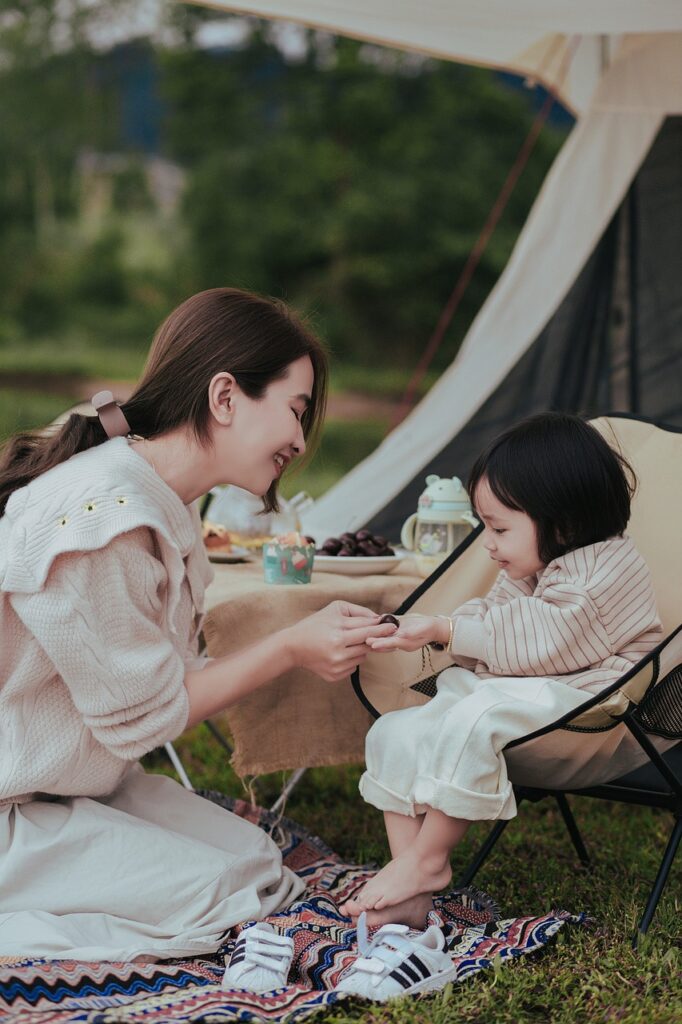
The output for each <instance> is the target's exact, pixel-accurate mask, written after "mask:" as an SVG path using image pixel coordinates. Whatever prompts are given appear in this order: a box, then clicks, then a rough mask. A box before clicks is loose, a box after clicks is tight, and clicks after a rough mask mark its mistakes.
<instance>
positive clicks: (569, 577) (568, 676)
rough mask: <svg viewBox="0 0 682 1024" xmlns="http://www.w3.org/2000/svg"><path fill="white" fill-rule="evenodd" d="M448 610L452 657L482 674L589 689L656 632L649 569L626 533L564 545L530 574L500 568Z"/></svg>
mask: <svg viewBox="0 0 682 1024" xmlns="http://www.w3.org/2000/svg"><path fill="white" fill-rule="evenodd" d="M452 617H453V619H454V635H453V643H452V650H453V657H454V658H455V660H456V661H457V663H458V664H460V665H462V667H464V668H472V669H473V670H474V671H475V672H476V674H477V675H480V676H481V677H482V678H491V677H493V676H547V677H550V678H555V679H560V680H561V681H562V682H564V683H569V684H571V685H572V686H576V687H578V688H579V689H582V690H589V691H590V692H592V693H598V692H599V691H600V690H603V689H604V687H605V686H608V685H609V683H612V682H614V681H615V680H616V679H618V677H619V676H621V675H622V674H623V673H624V672H627V671H628V670H629V669H630V668H632V666H633V665H635V664H636V663H637V662H638V661H639V660H640V658H643V657H644V655H645V654H647V653H648V652H649V651H650V650H652V649H653V648H654V647H655V646H656V644H657V643H659V642H660V641H661V640H662V639H663V627H662V626H661V621H660V619H659V617H658V613H657V611H656V600H655V597H654V592H653V588H652V586H651V576H650V573H649V570H648V568H647V565H646V563H645V561H644V559H643V558H642V556H641V555H640V554H639V552H638V551H637V549H636V547H635V546H634V544H633V542H632V541H631V540H630V538H629V537H626V536H625V537H611V538H610V539H609V540H605V541H600V542H599V543H597V544H589V545H588V546H587V547H583V548H578V549H577V550H575V551H570V552H569V553H568V554H566V555H562V556H561V557H560V558H556V559H554V561H552V562H550V563H549V565H548V566H547V567H546V568H545V569H543V571H542V572H541V573H539V574H538V575H537V576H528V577H526V578H525V579H522V580H512V579H509V577H508V576H507V574H506V572H504V570H503V571H502V572H501V573H500V575H499V576H498V577H497V579H496V581H495V583H494V585H493V587H492V590H491V591H490V593H489V594H488V595H487V597H484V598H475V599H474V600H472V601H467V603H466V604H464V605H461V606H460V607H459V608H457V609H456V610H455V611H454V612H452Z"/></svg>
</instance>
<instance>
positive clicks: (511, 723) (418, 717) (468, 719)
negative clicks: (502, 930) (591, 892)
mask: <svg viewBox="0 0 682 1024" xmlns="http://www.w3.org/2000/svg"><path fill="white" fill-rule="evenodd" d="M589 697H590V694H586V693H585V691H584V690H579V689H577V688H576V687H573V686H569V685H567V684H566V683H561V682H557V681H556V680H555V679H545V678H543V677H534V678H518V677H515V678H495V679H480V678H479V677H478V676H476V675H474V673H473V672H469V671H467V670H466V669H463V668H452V669H447V670H446V671H445V672H443V673H441V675H440V676H439V677H438V693H437V694H436V696H435V697H434V698H433V700H431V701H429V702H428V703H427V704H423V705H420V706H418V707H413V708H406V709H403V710H401V711H391V712H390V713H389V714H387V715H383V716H382V717H381V718H379V719H378V720H377V721H376V722H375V723H374V724H373V726H372V728H371V729H370V731H369V733H368V734H367V741H366V745H365V758H366V763H367V770H366V772H365V773H364V774H363V776H362V778H361V779H360V792H361V793H362V795H363V797H364V799H365V800H366V801H367V802H368V803H371V804H373V805H374V806H375V807H378V808H379V809H380V810H383V811H395V812H397V813H398V814H406V815H410V816H412V817H414V816H416V815H418V814H422V813H424V811H425V810H427V809H428V808H429V807H434V808H436V809H437V810H440V811H443V813H445V814H447V815H449V816H450V817H453V818H463V819H465V820H468V821H480V820H484V819H494V818H505V819H507V818H513V817H514V815H515V814H516V801H515V799H514V791H513V788H512V783H514V782H515V783H520V784H522V785H527V786H538V787H542V786H549V787H552V786H554V787H556V788H562V787H565V788H571V787H574V786H589V785H594V784H596V783H600V782H608V781H609V780H610V779H615V778H617V777H618V776H620V775H623V774H625V773H626V772H629V771H632V770H634V769H635V768H637V767H639V765H641V764H644V763H645V761H646V760H647V757H646V754H645V753H644V752H643V751H642V749H641V748H640V747H639V745H638V744H637V742H636V741H635V740H634V738H633V737H632V735H631V734H630V732H629V731H628V729H627V727H626V726H624V725H617V726H614V728H613V729H609V730H608V731H606V732H597V733H576V732H567V731H566V730H557V731H554V732H552V733H548V734H547V735H546V736H541V737H538V738H537V739H535V740H531V741H530V742H529V743H525V744H523V745H520V746H518V747H514V748H513V749H512V750H510V751H508V752H507V753H505V754H503V753H502V751H503V749H504V747H505V746H506V745H507V743H509V742H511V740H515V739H519V738H520V737H521V736H525V735H527V734H528V733H531V732H534V731H535V730H536V729H541V728H543V727H544V726H546V725H550V724H551V723H552V722H554V721H556V720H557V719H558V718H560V717H561V716H562V715H564V714H566V713H567V712H569V711H573V710H575V708H577V707H579V706H580V705H581V704H583V703H584V702H585V701H586V700H587V699H588V698H589ZM657 745H658V744H657ZM670 745H671V744H665V743H664V744H663V745H662V746H663V747H665V746H670Z"/></svg>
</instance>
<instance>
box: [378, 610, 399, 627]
mask: <svg viewBox="0 0 682 1024" xmlns="http://www.w3.org/2000/svg"><path fill="white" fill-rule="evenodd" d="M386 622H390V624H391V625H392V626H400V620H399V618H398V616H397V615H391V613H390V612H386V614H385V615H382V616H381V618H380V619H379V625H380V626H383V625H384V623H386Z"/></svg>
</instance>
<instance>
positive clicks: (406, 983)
mask: <svg viewBox="0 0 682 1024" xmlns="http://www.w3.org/2000/svg"><path fill="white" fill-rule="evenodd" d="M402 971H405V974H408V969H407V968H406V967H405V964H401V965H400V967H396V969H395V970H394V971H391V973H390V974H389V978H393V980H394V981H398V982H400V984H401V985H402V986H403V988H410V986H411V985H413V984H414V982H415V981H419V975H417V974H415V973H414V971H410V972H409V975H408V977H407V978H406V977H404V976H403V974H402V973H401V972H402Z"/></svg>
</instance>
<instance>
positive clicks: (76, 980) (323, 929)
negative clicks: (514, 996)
mask: <svg viewBox="0 0 682 1024" xmlns="http://www.w3.org/2000/svg"><path fill="white" fill-rule="evenodd" d="M202 795H204V796H207V797H209V798H210V799H211V800H214V801H215V802H216V803H219V804H220V805H221V806H223V807H227V808H228V809H229V810H231V811H234V812H235V813H237V814H240V815H242V816H244V817H246V818H248V819H249V820H251V821H253V822H254V823H256V824H258V825H260V826H261V827H262V828H264V829H266V830H267V831H268V832H269V833H270V834H271V835H272V836H273V838H274V839H275V840H276V842H277V843H278V845H279V846H280V848H281V849H282V852H283V856H284V862H285V864H287V865H288V866H289V867H290V868H291V869H292V870H293V871H295V872H296V873H297V874H299V875H300V876H301V877H302V878H304V879H305V881H306V890H305V892H304V893H303V898H302V899H301V900H299V901H298V902H296V903H294V904H292V906H290V907H289V908H288V909H287V910H286V911H284V912H283V913H281V914H277V915H275V916H274V917H271V918H268V920H270V921H271V922H272V923H273V924H274V925H275V926H276V927H277V928H278V929H284V928H286V929H287V933H288V934H291V935H293V938H294V948H295V954H294V960H293V964H292V970H291V974H290V979H289V980H290V984H289V986H288V987H287V988H285V989H281V990H279V991H277V992H275V993H273V994H268V995H252V994H250V993H246V992H239V991H237V992H224V991H223V990H222V988H221V979H222V974H223V970H224V957H225V954H229V953H230V952H231V950H232V948H233V946H234V942H235V940H236V937H237V935H238V933H239V930H240V929H239V928H235V929H233V930H232V931H231V932H230V933H229V937H228V939H227V941H226V942H225V944H224V945H223V947H221V949H220V950H219V951H218V952H217V953H216V954H215V955H214V956H211V957H204V958H201V959H192V960H182V961H179V960H174V961H164V962H163V963H155V964H131V963H80V962H76V961H73V960H22V961H19V962H16V963H13V964H0V1021H9V1020H11V1021H12V1024H75V1022H79V1024H115V1022H123V1021H125V1022H126V1024H134V1022H138V1021H139V1022H140V1024H142V1022H143V1021H144V1022H145V1024H162V1022H163V1024H167V1022H171V1024H176V1022H177V1024H179V1022H190V1021H191V1022H199V1021H207V1020H214V1021H221V1022H224V1021H249V1020H262V1021H285V1020H286V1021H294V1020H295V1021H299V1020H303V1018H305V1017H308V1016H309V1015H311V1014H313V1013H315V1012H318V1011H319V1010H320V1009H321V1008H323V1007H325V1006H329V1005H330V1004H332V1003H335V1002H337V1001H340V1000H341V999H348V998H349V997H348V996H341V995H337V994H336V993H335V992H333V991H331V990H332V989H333V987H334V985H335V983H336V981H337V979H338V977H339V975H340V974H341V971H342V970H343V969H344V968H345V967H346V966H347V964H348V963H350V961H351V960H352V959H353V956H354V955H355V929H354V928H352V927H351V926H350V924H349V922H348V919H344V918H342V917H341V916H340V915H339V911H338V905H339V904H340V903H342V902H343V900H344V899H346V898H347V897H348V896H349V895H350V894H352V893H353V892H354V891H356V890H357V889H359V888H360V886H361V885H362V884H363V883H364V882H365V880H366V879H367V878H368V877H370V875H371V874H372V873H373V868H372V867H371V866H367V865H365V866H362V865H357V864H345V863H343V862H342V861H341V859H340V857H338V856H337V855H336V854H335V853H334V852H333V851H332V850H330V849H329V848H328V847H327V846H326V845H325V844H324V843H323V842H322V840H321V839H318V838H317V837H316V836H312V835H310V834H309V833H307V832H306V831H304V830H303V829H302V828H301V827H300V826H299V825H297V824H295V823H294V822H292V821H289V820H288V819H282V820H277V819H276V818H275V817H274V816H273V815H272V814H270V813H269V812H268V811H264V810H262V809H260V808H254V807H252V806H251V805H250V804H248V803H245V802H244V801H241V800H232V799H230V798H228V797H224V796H222V795H221V794H218V793H204V794H202ZM434 912H435V914H436V915H437V916H438V918H439V919H440V922H441V924H442V927H443V929H444V931H445V934H446V937H447V938H448V940H449V947H450V951H451V954H452V958H453V961H454V963H455V964H456V966H457V981H461V980H463V979H464V978H467V977H469V976H470V975H472V974H475V973H476V972H478V971H481V970H483V969H484V968H486V967H488V966H490V964H491V962H492V960H493V959H494V958H496V957H499V958H500V960H502V961H504V960H509V959H513V958H516V957H519V956H522V955H523V954H525V953H532V952H533V951H534V950H537V949H539V948H541V947H542V946H544V945H545V944H546V943H547V942H548V941H549V939H550V938H551V937H552V936H553V935H555V934H556V933H557V932H558V931H559V929H560V928H562V927H563V926H564V925H565V924H567V923H573V924H577V923H579V922H581V921H582V920H583V915H573V914H569V913H567V912H565V911H553V912H551V913H549V914H544V915H542V916H538V917H523V918H515V919H508V920H502V919H501V918H500V914H499V911H498V909H497V907H496V906H495V904H494V903H493V901H492V900H491V899H490V898H489V897H487V896H486V895H485V894H484V893H480V892H476V891H474V890H463V891H455V892H452V893H450V894H448V895H447V896H445V897H438V898H436V900H435V901H434Z"/></svg>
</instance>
